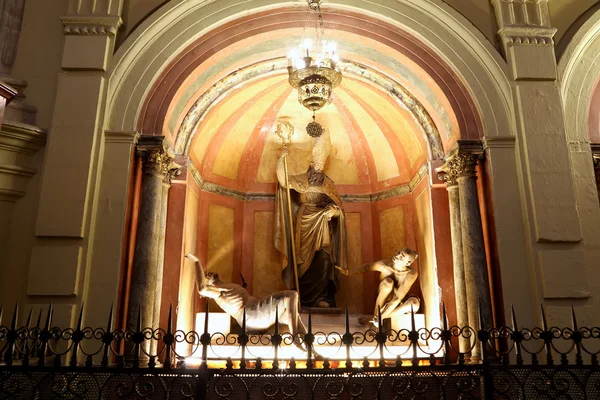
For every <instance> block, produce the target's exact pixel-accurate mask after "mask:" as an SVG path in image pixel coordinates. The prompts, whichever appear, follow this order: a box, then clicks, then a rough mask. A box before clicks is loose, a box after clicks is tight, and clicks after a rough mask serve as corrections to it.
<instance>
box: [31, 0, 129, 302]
mask: <svg viewBox="0 0 600 400" xmlns="http://www.w3.org/2000/svg"><path fill="white" fill-rule="evenodd" d="M122 3H123V2H122V0H70V2H69V8H68V15H66V16H64V17H62V18H61V20H62V22H63V25H64V33H65V45H64V49H63V57H62V69H63V72H62V73H60V74H59V76H58V86H57V92H56V101H55V109H54V116H53V120H52V125H51V130H50V135H49V141H48V148H47V153H46V160H45V169H44V177H43V180H42V186H41V193H40V203H39V209H38V219H37V225H36V237H37V242H36V245H35V246H34V249H33V252H32V257H31V264H30V270H29V281H30V284H29V287H28V294H29V295H39V296H74V295H75V296H77V297H76V300H74V302H75V303H79V302H81V300H82V294H83V293H84V291H85V290H87V288H88V286H89V285H88V282H87V279H89V276H90V274H89V270H88V268H89V267H90V264H91V262H92V260H91V257H89V256H90V255H91V252H92V249H93V240H94V229H95V225H96V213H97V211H98V209H97V207H98V195H99V192H100V190H101V189H100V183H101V176H102V169H103V168H102V166H103V160H104V150H105V142H104V140H102V139H103V133H104V132H103V117H104V104H105V101H106V89H107V82H106V76H105V71H106V67H107V65H108V63H109V61H110V58H111V57H112V53H113V49H114V42H115V33H116V29H117V28H118V27H119V25H120V23H121V20H120V12H121V8H122ZM48 260H51V261H50V262H48ZM53 274H56V275H57V276H60V279H50V284H44V285H42V284H40V285H34V284H33V282H34V281H39V280H40V277H42V279H43V277H44V276H53ZM111 285H115V286H116V285H118V282H111ZM110 301H111V302H112V301H116V298H113V299H110ZM105 312H106V311H105Z"/></svg>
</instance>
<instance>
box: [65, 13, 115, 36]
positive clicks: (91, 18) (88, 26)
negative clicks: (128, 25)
mask: <svg viewBox="0 0 600 400" xmlns="http://www.w3.org/2000/svg"><path fill="white" fill-rule="evenodd" d="M60 20H61V21H62V23H63V25H64V29H63V32H64V33H65V35H82V36H114V35H115V34H116V33H117V29H119V27H120V26H121V24H123V20H122V19H121V17H119V16H111V15H109V16H97V15H86V16H81V15H76V16H75V15H68V16H64V17H60Z"/></svg>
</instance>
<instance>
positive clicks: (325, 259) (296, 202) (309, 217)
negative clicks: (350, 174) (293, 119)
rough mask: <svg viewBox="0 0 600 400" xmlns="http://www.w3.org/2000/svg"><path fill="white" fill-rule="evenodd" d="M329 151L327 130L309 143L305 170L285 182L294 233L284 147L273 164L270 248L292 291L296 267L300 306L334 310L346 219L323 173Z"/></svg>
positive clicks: (344, 255)
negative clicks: (274, 190) (274, 185)
mask: <svg viewBox="0 0 600 400" xmlns="http://www.w3.org/2000/svg"><path fill="white" fill-rule="evenodd" d="M330 151H331V139H330V136H329V131H328V130H327V129H324V130H323V133H322V134H321V135H320V136H319V137H317V138H316V139H315V141H314V143H313V147H312V162H311V163H310V166H309V167H308V170H307V171H306V172H305V173H303V174H299V175H292V176H289V177H288V179H287V182H288V186H289V188H290V192H291V196H290V199H291V202H292V204H291V208H292V210H293V211H292V213H293V215H294V217H293V218H292V221H293V224H292V225H293V229H294V232H293V233H292V232H290V229H289V225H288V224H287V223H286V221H287V214H286V209H287V207H288V198H287V196H286V176H285V168H284V158H285V157H287V148H286V147H285V146H284V148H283V149H282V150H281V153H280V156H279V159H278V162H277V180H278V187H277V193H276V199H275V247H276V248H277V250H279V252H281V253H282V254H283V260H284V261H283V271H282V278H283V282H284V284H285V285H286V287H288V288H290V289H292V288H295V283H294V278H295V277H294V273H295V272H294V267H296V271H297V274H298V281H299V289H300V290H299V292H300V302H301V304H302V306H303V307H335V306H336V304H335V293H336V291H337V288H338V276H337V274H338V273H337V269H336V267H339V268H340V269H343V270H344V269H346V266H347V247H346V220H345V217H344V210H343V208H342V201H341V199H340V196H339V194H338V192H337V190H336V188H335V185H334V182H333V181H332V180H331V178H329V177H328V176H327V175H326V174H325V173H324V172H323V169H324V168H325V163H326V162H327V158H328V157H329V153H330ZM291 240H294V245H295V251H296V259H297V260H296V261H297V264H298V265H297V266H294V265H293V258H292V257H291V253H292V251H291V245H292V243H291Z"/></svg>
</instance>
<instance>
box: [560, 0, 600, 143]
mask: <svg viewBox="0 0 600 400" xmlns="http://www.w3.org/2000/svg"><path fill="white" fill-rule="evenodd" d="M583 18H584V19H583V20H582V21H580V23H579V24H578V25H579V27H578V29H577V31H576V32H575V33H574V34H573V35H572V36H571V38H570V40H569V42H568V44H566V45H564V46H563V47H564V50H563V52H562V53H561V54H559V63H558V71H559V79H560V90H561V94H562V98H563V107H564V110H565V120H566V125H567V140H568V141H573V142H600V111H598V112H596V113H595V114H594V113H593V112H592V108H593V106H594V105H597V106H600V85H599V78H600V7H596V8H595V9H591V10H590V11H589V12H588V13H586V14H585V15H584V17H583ZM567 110H568V111H569V112H566V111H567Z"/></svg>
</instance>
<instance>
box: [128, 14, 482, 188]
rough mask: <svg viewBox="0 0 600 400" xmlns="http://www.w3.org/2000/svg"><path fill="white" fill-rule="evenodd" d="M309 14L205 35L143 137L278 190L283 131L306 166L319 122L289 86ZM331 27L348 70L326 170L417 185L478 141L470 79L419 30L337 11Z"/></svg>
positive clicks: (242, 182) (328, 123)
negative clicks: (292, 54) (465, 144)
mask: <svg viewBox="0 0 600 400" xmlns="http://www.w3.org/2000/svg"><path fill="white" fill-rule="evenodd" d="M301 10H303V7H289V8H286V7H284V8H278V9H275V10H266V11H264V12H259V13H255V14H250V15H244V16H240V18H238V19H234V20H231V21H228V22H226V23H224V24H223V25H222V26H219V27H216V28H214V29H212V30H210V31H207V32H205V33H203V34H201V35H200V36H199V37H198V38H197V39H196V40H195V41H194V42H193V43H190V44H189V46H188V47H187V48H186V49H185V50H184V51H182V52H181V53H179V54H177V55H175V56H174V58H173V60H172V62H171V63H170V65H169V66H168V67H167V68H165V70H164V71H163V73H162V77H161V78H160V79H158V80H157V82H159V83H158V84H157V85H156V86H155V87H153V88H150V89H149V100H148V101H147V102H146V103H145V104H144V106H143V107H144V109H143V111H142V117H141V118H140V120H139V129H140V130H141V132H143V133H144V134H154V135H157V134H159V135H164V136H165V137H166V139H167V141H168V142H169V143H171V144H172V145H173V148H174V150H175V152H176V153H177V154H180V155H183V156H190V158H191V159H192V161H193V164H194V166H195V167H196V169H197V170H198V171H199V173H200V176H201V178H202V179H203V180H205V181H207V182H212V183H214V184H217V185H219V186H222V187H225V188H229V189H232V190H235V191H240V192H243V193H272V192H273V190H274V183H275V174H274V169H275V161H276V158H277V152H278V147H279V143H278V142H277V141H276V140H275V139H276V137H275V136H274V135H273V134H272V132H273V131H274V130H275V127H276V124H277V122H278V121H289V122H291V123H292V124H293V125H294V126H295V128H296V135H295V137H294V142H295V144H294V147H293V150H292V158H293V159H294V162H293V163H292V165H291V168H290V169H291V172H292V173H299V172H302V171H303V170H305V169H306V167H307V165H308V163H309V153H310V152H309V150H310V141H309V137H308V136H306V134H305V132H304V127H305V126H306V124H307V123H308V122H309V121H310V118H311V115H310V112H308V111H307V110H305V109H304V108H302V107H301V106H300V105H299V104H298V102H297V98H296V93H294V92H293V90H292V88H291V87H289V85H288V84H287V75H286V70H285V67H286V61H285V58H284V56H285V55H286V54H287V53H288V51H289V50H290V49H291V48H293V47H295V46H296V45H298V44H299V43H300V41H301V39H302V37H304V36H305V35H310V34H311V32H310V30H311V29H310V28H309V29H307V30H305V29H303V25H304V23H305V20H306V13H305V12H304V11H301ZM324 20H325V25H326V33H325V34H326V37H327V39H329V40H334V41H336V42H337V43H338V50H339V52H340V56H341V58H342V60H343V62H342V63H340V67H341V68H345V69H344V80H343V83H342V85H341V86H340V87H339V88H338V89H336V90H335V92H334V96H335V100H334V101H333V103H332V104H330V105H328V106H327V107H325V108H324V109H323V110H322V111H320V112H319V113H318V116H317V118H318V120H319V122H320V123H321V124H323V125H324V126H325V127H326V128H328V129H329V130H330V131H331V137H332V141H333V152H332V154H331V156H330V162H329V165H328V167H327V168H326V172H327V173H328V174H329V175H330V176H331V177H332V178H333V179H334V181H335V182H336V183H337V184H338V185H339V187H340V191H341V192H342V193H347V194H372V193H379V192H382V191H386V190H387V189H389V188H398V186H400V185H404V184H407V183H409V182H412V183H413V184H414V183H415V179H417V178H418V177H419V176H420V173H422V172H423V168H422V167H423V165H424V163H425V161H426V160H427V159H428V158H430V159H432V160H439V159H441V158H443V156H444V154H445V153H446V152H447V151H448V149H450V148H451V146H452V145H453V144H454V143H455V142H456V140H458V138H463V139H476V138H478V137H479V135H480V134H481V132H482V129H481V123H480V121H479V119H478V118H475V117H474V115H476V114H477V113H476V110H475V108H474V106H473V104H472V103H471V102H470V100H469V96H468V93H467V92H466V90H465V88H464V87H463V86H462V84H461V83H460V79H459V78H457V76H456V75H454V73H453V72H452V71H451V70H449V69H448V68H447V67H446V66H445V64H444V63H443V60H442V61H441V60H440V58H439V56H438V55H436V54H434V53H432V52H431V51H430V50H428V49H427V47H426V46H425V45H424V44H423V43H422V42H420V41H419V40H418V39H416V38H415V37H414V36H413V35H412V34H410V33H407V32H405V31H403V30H401V29H398V28H397V27H395V26H392V25H390V24H387V23H386V22H384V21H382V20H379V19H375V18H372V17H370V16H367V15H362V14H356V13H353V12H352V11H349V10H342V9H335V8H331V9H329V8H328V9H327V10H326V11H324ZM196 176H198V175H196ZM400 190H402V189H400Z"/></svg>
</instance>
